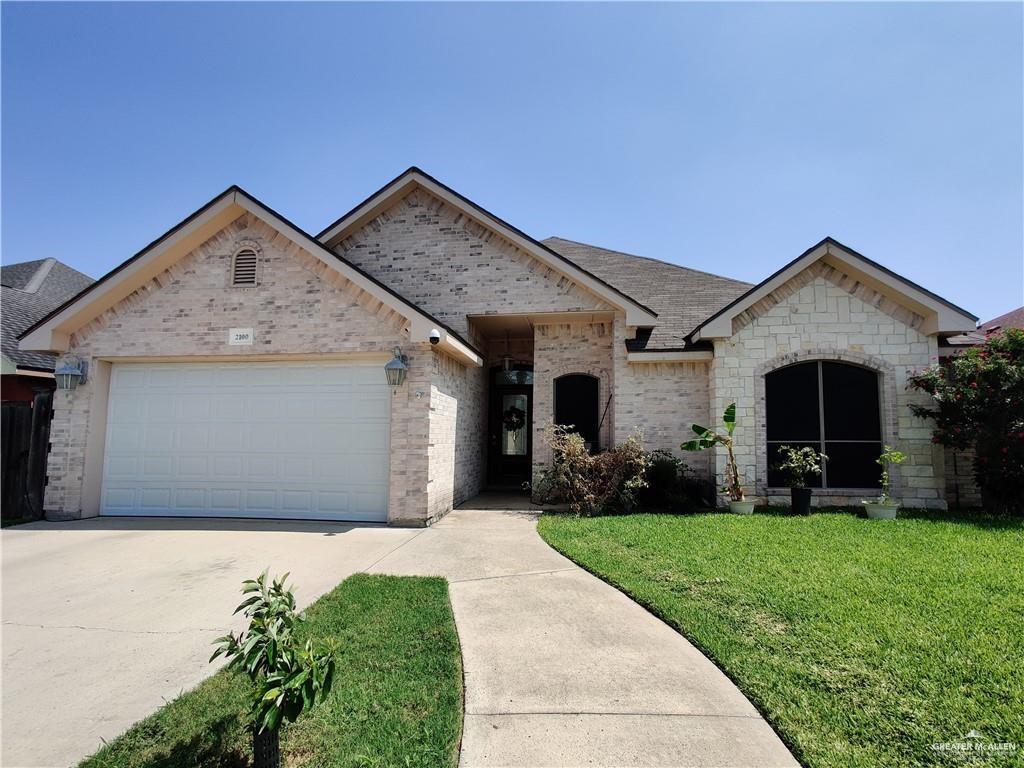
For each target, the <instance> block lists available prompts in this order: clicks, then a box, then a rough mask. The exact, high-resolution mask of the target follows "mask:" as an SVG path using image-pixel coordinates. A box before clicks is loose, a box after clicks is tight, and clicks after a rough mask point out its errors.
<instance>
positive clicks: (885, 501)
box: [863, 445, 907, 520]
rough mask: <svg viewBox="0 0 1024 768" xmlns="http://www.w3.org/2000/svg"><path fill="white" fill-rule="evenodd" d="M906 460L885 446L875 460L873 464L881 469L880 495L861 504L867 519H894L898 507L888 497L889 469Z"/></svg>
mask: <svg viewBox="0 0 1024 768" xmlns="http://www.w3.org/2000/svg"><path fill="white" fill-rule="evenodd" d="M906 460H907V457H906V455H905V454H903V453H900V452H899V451H897V450H896V449H894V448H893V447H892V446H890V445H887V446H885V450H883V451H882V455H881V456H879V457H878V458H877V459H875V463H876V464H878V465H880V466H881V467H882V495H881V496H879V497H878V498H877V499H876V500H875V501H864V502H863V504H864V508H865V509H866V510H867V513H868V517H870V518H872V519H873V520H892V519H894V518H895V517H896V511H897V510H898V509H899V508H900V505H899V502H897V501H896V500H895V499H893V498H892V496H890V495H889V467H890V465H892V464H902V463H903V462H904V461H906Z"/></svg>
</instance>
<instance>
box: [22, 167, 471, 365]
mask: <svg viewBox="0 0 1024 768" xmlns="http://www.w3.org/2000/svg"><path fill="white" fill-rule="evenodd" d="M244 213H249V214H252V215H253V216H255V217H257V218H258V219H260V220H262V221H264V222H265V223H267V224H268V225H269V226H271V227H272V228H274V229H275V230H276V231H277V232H280V233H281V234H282V235H284V236H285V237H287V238H289V239H290V240H291V241H292V242H294V243H295V244H297V245H299V246H301V247H302V248H304V249H305V250H306V251H307V252H308V253H310V254H311V255H313V256H315V257H316V258H318V259H320V260H321V261H323V262H324V263H325V264H326V265H327V266H328V267H331V268H333V269H336V270H337V271H338V272H339V273H341V274H342V275H343V276H344V277H345V278H346V279H348V280H349V281H351V282H352V283H353V284H354V285H356V286H358V287H359V288H360V289H362V290H364V291H366V292H367V293H369V294H370V295H371V296H373V297H374V298H375V299H377V300H378V301H380V302H381V303H383V304H385V305H386V306H388V307H391V308H392V309H393V310H394V311H396V312H398V313H399V314H400V315H402V316H403V317H405V318H406V319H407V320H409V326H410V338H411V340H412V341H414V342H420V341H427V340H428V339H429V337H430V334H431V331H433V330H435V329H436V330H438V331H439V332H440V335H441V340H440V341H439V342H438V344H439V346H440V348H441V349H443V350H445V351H446V352H448V353H449V354H452V355H453V356H455V357H457V358H459V359H464V360H466V361H468V362H470V363H471V364H473V365H482V364H483V358H482V357H481V356H480V354H479V352H477V350H476V349H475V348H474V347H473V346H472V345H471V344H470V343H469V342H468V341H466V340H464V339H463V338H462V337H461V336H460V335H459V334H458V333H456V332H455V331H454V330H452V329H451V328H449V327H448V326H447V325H445V324H444V323H442V322H441V321H440V320H438V319H437V318H435V317H434V316H433V315H430V314H429V313H427V312H426V311H424V310H423V309H421V308H419V307H418V306H416V305H415V304H413V303H412V302H411V301H408V300H407V299H405V298H403V297H402V296H400V295H399V294H398V293H396V292H395V291H394V290H392V289H391V288H389V287H388V286H386V285H384V284H383V283H381V282H380V281H379V280H377V279H376V278H375V277H373V276H371V275H369V274H367V273H366V272H364V271H363V270H361V269H360V268H359V267H357V266H356V265H354V264H352V263H351V262H350V261H348V260H347V259H344V258H342V257H341V256H339V255H338V254H336V253H334V252H333V251H331V250H330V249H328V248H327V247H326V246H324V244H323V243H321V242H320V241H319V240H317V239H315V238H314V237H313V236H312V235H310V234H308V233H307V232H305V231H304V230H302V229H300V228H299V227H297V226H296V225H295V224H293V223H292V222H290V221H288V219H286V218H284V217H283V216H282V215H281V214H279V213H277V212H276V211H274V210H273V209H271V208H269V207H268V206H266V205H264V204H263V203H261V202H260V201H259V200H257V199H256V198H255V197H253V196H252V195H250V194H249V193H248V192H246V191H245V190H244V189H242V188H241V187H238V186H231V187H228V188H227V189H226V190H225V191H224V192H222V193H221V194H219V195H217V197H215V198H213V199H212V200H211V201H210V202H208V203H207V204H206V205H204V206H203V207H202V208H200V209H199V210H197V211H196V212H195V213H193V214H191V215H190V216H188V217H187V218H185V219H184V220H183V221H181V222H179V223H178V224H176V225H175V226H174V227H172V228H171V229H170V230H168V231H167V232H165V233H164V234H163V235H161V236H160V237H158V238H157V239H156V240H154V241H153V242H152V243H150V244H149V245H147V246H146V247H145V248H143V249H142V250H141V251H139V252H138V253H136V254H135V255H134V256H132V257H131V258H130V259H128V260H127V261H125V262H124V263H122V264H120V265H118V266H117V267H115V268H114V269H112V270H111V271H110V272H108V273H107V274H106V275H104V276H103V277H101V278H100V279H99V280H98V281H96V282H95V283H94V284H92V285H91V286H89V287H88V288H86V289H85V290H83V291H81V293H79V294H78V295H76V296H73V297H72V298H71V299H70V300H68V301H66V302H65V303H64V304H61V305H60V306H58V307H57V308H56V309H54V310H53V311H52V312H50V313H49V314H47V315H46V316H45V317H43V318H42V319H41V320H39V321H38V322H36V323H35V324H34V325H31V326H30V327H29V328H28V329H27V330H25V331H23V332H22V333H21V334H20V336H19V338H20V340H21V341H20V346H21V347H22V348H23V349H30V350H50V351H57V352H61V351H65V350H67V349H68V346H69V343H70V335H71V334H72V333H73V332H74V331H75V330H76V329H78V328H80V327H82V326H83V325H84V324H85V323H87V322H89V321H90V320H92V319H93V318H95V317H97V316H99V315H100V314H101V313H102V312H104V311H106V310H107V309H108V308H110V307H112V306H113V305H115V304H116V303H117V302H118V301H120V300H121V299H123V298H125V297H126V296H128V295H130V294H131V293H132V292H133V291H135V290H137V289H138V288H139V287H141V286H142V285H144V284H145V283H146V282H147V281H149V280H151V279H152V278H153V277H155V276H156V275H158V274H160V273H161V272H163V271H164V270H165V269H167V267H168V266H170V265H171V264H173V263H175V262H176V261H178V260H179V259H181V258H183V257H184V256H185V255H186V254H188V253H189V252H190V251H191V250H192V249H194V248H196V247H197V246H199V245H200V244H202V243H203V242H205V241H206V240H207V239H208V238H210V237H211V236H213V235H214V234H216V233H217V232H218V231H220V229H222V228H223V227H224V226H226V225H227V224H229V223H230V222H232V221H234V220H235V219H236V218H238V217H239V216H241V215H242V214H244Z"/></svg>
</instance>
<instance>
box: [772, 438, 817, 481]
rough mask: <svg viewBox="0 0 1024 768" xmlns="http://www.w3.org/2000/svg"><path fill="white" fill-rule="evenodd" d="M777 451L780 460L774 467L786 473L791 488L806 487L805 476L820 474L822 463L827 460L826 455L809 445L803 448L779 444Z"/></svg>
mask: <svg viewBox="0 0 1024 768" xmlns="http://www.w3.org/2000/svg"><path fill="white" fill-rule="evenodd" d="M779 453H780V454H781V455H782V461H781V462H780V463H779V464H778V465H777V466H776V469H778V470H780V471H782V472H785V473H786V476H787V477H788V478H789V484H790V487H792V488H806V487H807V478H808V477H812V476H817V475H820V474H821V467H822V464H824V463H825V462H826V461H828V456H826V455H825V454H824V453H819V452H818V451H816V450H814V449H813V448H811V447H810V446H809V445H805V446H804V447H803V448H793V447H792V446H789V445H780V446H779Z"/></svg>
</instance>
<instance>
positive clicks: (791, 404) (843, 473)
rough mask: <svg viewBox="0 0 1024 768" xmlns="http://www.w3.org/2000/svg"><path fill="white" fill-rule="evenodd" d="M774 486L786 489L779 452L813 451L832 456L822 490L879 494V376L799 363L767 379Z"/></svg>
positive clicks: (855, 368)
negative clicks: (785, 447) (868, 490)
mask: <svg viewBox="0 0 1024 768" xmlns="http://www.w3.org/2000/svg"><path fill="white" fill-rule="evenodd" d="M764 390H765V416H766V424H765V432H766V434H767V438H768V446H767V448H768V485H769V486H772V487H778V486H782V485H785V480H786V478H785V477H784V476H783V475H782V473H780V472H779V471H778V470H776V469H774V467H775V466H777V465H778V464H779V463H780V457H779V446H782V445H788V446H791V447H794V448H802V447H804V446H810V447H812V448H814V450H816V451H820V452H821V453H824V454H825V455H826V456H828V461H827V462H825V466H824V469H823V471H822V475H821V477H820V478H812V480H813V482H812V483H811V484H812V485H814V487H816V488H877V487H879V484H880V480H879V476H880V475H879V473H880V472H881V468H880V467H879V466H878V465H877V464H876V463H875V459H877V458H878V455H879V454H880V453H881V452H882V422H881V417H880V408H879V394H878V374H877V373H875V372H874V371H872V370H870V369H869V368H863V367H861V366H859V365H849V364H847V363H837V362H834V361H830V360H828V361H826V360H816V361H814V362H808V363H797V364H796V365H789V366H786V367H785V368H779V369H778V370H775V371H772V372H771V373H769V374H768V375H766V376H765V377H764Z"/></svg>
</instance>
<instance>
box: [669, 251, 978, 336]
mask: <svg viewBox="0 0 1024 768" xmlns="http://www.w3.org/2000/svg"><path fill="white" fill-rule="evenodd" d="M819 260H821V261H824V262H825V263H826V264H828V265H830V266H832V267H834V268H836V269H839V270H841V271H843V272H844V273H846V274H848V275H850V276H851V277H854V278H856V279H857V280H858V281H859V282H861V283H863V284H864V285H867V286H868V287H870V288H872V289H873V290H875V291H878V292H879V293H881V294H883V295H885V296H888V297H889V298H891V299H893V300H894V301H896V302H897V303H899V304H902V305H903V306H905V307H907V308H908V309H910V310H912V311H914V312H916V313H917V314H919V315H921V316H922V317H924V319H925V320H924V324H923V326H922V327H921V332H922V333H924V334H927V335H939V336H946V335H951V334H957V333H965V332H967V331H973V330H974V329H975V327H976V325H977V321H978V318H977V317H975V316H974V315H972V314H971V313H970V312H968V311H967V310H965V309H962V308H961V307H958V306H956V305H955V304H953V303H951V302H948V301H946V300H945V299H943V298H942V297H941V296H938V295H936V294H934V293H932V292H931V291H929V290H927V289H925V288H922V287H921V286H919V285H917V284H916V283H914V282H912V281H910V280H907V279H906V278H905V277H902V276H900V275H898V274H896V273H895V272H893V271H892V270H890V269H887V268H885V267H883V266H882V265H881V264H878V263H877V262H874V261H872V260H871V259H869V258H867V257H866V256H863V255H861V254H859V253H857V252H856V251H854V250H853V249H852V248H848V247H846V246H845V245H843V244H842V243H840V242H838V241H836V240H834V239H832V238H831V237H826V238H825V239H824V240H822V241H821V242H820V243H818V244H817V245H814V246H812V247H811V248H809V249H808V250H807V251H805V252H804V253H802V254H801V255H800V256H798V257H797V258H796V259H794V260H793V261H791V262H789V264H786V265H785V266H784V267H782V269H780V270H779V271H777V272H776V273H775V274H773V275H771V276H770V277H768V278H767V279H766V280H764V281H762V282H760V283H758V284H757V285H755V286H754V287H753V288H751V289H750V290H749V291H747V292H746V293H744V294H743V295H742V296H740V297H739V298H738V299H736V300H735V301H733V302H732V303H730V304H728V305H726V306H725V307H723V308H722V309H720V310H719V311H718V312H716V313H715V314H714V315H712V316H711V317H709V318H708V319H707V320H705V321H704V322H703V323H701V324H700V325H698V326H697V327H696V328H694V329H693V330H692V331H691V332H690V333H689V334H688V335H687V337H686V341H687V343H695V342H699V341H709V340H712V339H723V338H729V337H730V336H732V334H733V330H732V322H733V319H734V318H735V317H736V316H737V315H739V314H740V313H742V312H744V311H745V310H747V309H749V308H750V307H751V306H752V305H754V304H756V303H757V302H758V301H760V300H761V299H763V298H764V297H765V296H767V295H768V294H769V293H771V292H772V291H774V290H775V289H776V288H778V287H779V286H781V285H783V284H784V283H786V282H787V281H788V280H790V279H792V278H793V277H795V276H796V275H798V274H799V273H800V272H802V271H803V270H805V269H806V268H807V267H809V266H811V265H812V264H814V263H815V262H817V261H819Z"/></svg>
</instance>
